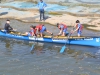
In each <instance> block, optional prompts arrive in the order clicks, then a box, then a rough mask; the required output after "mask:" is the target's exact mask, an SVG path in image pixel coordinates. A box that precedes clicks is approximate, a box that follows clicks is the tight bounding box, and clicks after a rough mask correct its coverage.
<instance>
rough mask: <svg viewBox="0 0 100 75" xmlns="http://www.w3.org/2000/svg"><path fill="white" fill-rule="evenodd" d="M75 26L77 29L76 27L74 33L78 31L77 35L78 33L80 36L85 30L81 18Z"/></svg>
mask: <svg viewBox="0 0 100 75" xmlns="http://www.w3.org/2000/svg"><path fill="white" fill-rule="evenodd" d="M74 27H76V29H74V30H73V31H72V33H74V32H76V31H77V35H78V37H80V36H81V33H82V30H83V26H82V24H80V21H79V20H76V25H75V26H74Z"/></svg>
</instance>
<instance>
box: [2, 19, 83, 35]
mask: <svg viewBox="0 0 100 75" xmlns="http://www.w3.org/2000/svg"><path fill="white" fill-rule="evenodd" d="M57 27H58V28H59V30H60V32H59V33H58V36H66V34H68V31H67V25H65V24H63V23H57ZM74 27H76V28H75V29H74V30H72V31H71V33H74V32H75V31H77V34H78V36H79V37H80V36H81V33H82V29H83V26H82V24H80V21H79V20H76V25H75V26H74ZM4 29H5V31H6V32H7V33H9V32H11V31H12V30H14V29H13V28H12V27H11V26H10V20H7V21H6V24H5V27H4ZM44 32H47V33H50V34H51V35H53V33H51V32H50V31H48V30H47V29H46V27H45V26H44V25H41V24H40V25H37V26H33V25H32V26H30V31H29V32H26V33H25V34H26V35H27V36H37V35H40V36H41V37H43V33H44Z"/></svg>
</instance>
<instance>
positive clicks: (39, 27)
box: [35, 24, 53, 37]
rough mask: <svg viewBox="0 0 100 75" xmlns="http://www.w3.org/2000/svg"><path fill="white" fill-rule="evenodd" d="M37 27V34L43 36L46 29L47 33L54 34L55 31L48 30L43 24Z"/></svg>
mask: <svg viewBox="0 0 100 75" xmlns="http://www.w3.org/2000/svg"><path fill="white" fill-rule="evenodd" d="M35 29H36V31H37V34H40V36H41V37H43V33H44V32H45V31H46V32H47V33H50V34H51V35H53V33H51V32H50V31H48V30H47V29H46V27H45V26H44V25H42V24H40V25H37V26H36V28H35Z"/></svg>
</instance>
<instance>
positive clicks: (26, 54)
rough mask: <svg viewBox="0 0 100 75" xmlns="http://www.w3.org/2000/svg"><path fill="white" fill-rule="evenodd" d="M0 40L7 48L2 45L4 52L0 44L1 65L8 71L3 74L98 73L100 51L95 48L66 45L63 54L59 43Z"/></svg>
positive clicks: (85, 74)
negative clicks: (32, 47) (99, 54)
mask: <svg viewBox="0 0 100 75" xmlns="http://www.w3.org/2000/svg"><path fill="white" fill-rule="evenodd" d="M0 41H1V43H4V45H2V44H0V46H1V45H2V46H4V47H6V48H3V49H5V51H4V50H1V49H2V48H1V47H0V48H1V49H0V50H1V52H0V53H1V54H0V57H2V58H0V61H1V63H0V67H2V68H3V70H4V71H6V72H7V73H6V72H2V73H3V74H5V75H6V74H8V73H9V75H17V74H19V75H32V74H34V75H40V74H41V75H47V74H48V75H66V74H68V75H93V74H92V73H94V75H100V73H99V71H98V70H99V67H98V66H100V65H99V63H100V60H99V59H97V56H96V54H97V51H98V50H100V49H98V48H95V47H87V46H76V45H70V46H68V45H67V46H66V47H67V48H66V50H65V52H64V54H60V53H59V51H60V49H61V48H62V46H63V45H61V44H52V43H40V42H36V43H34V42H33V43H30V42H28V41H18V40H12V39H4V38H3V39H1V38H0ZM32 44H35V47H34V49H33V51H32V52H33V53H32V52H30V48H31V46H32ZM8 51H9V52H8ZM3 52H4V53H3ZM9 53H11V55H9ZM98 53H99V52H98ZM99 58H100V57H99ZM98 61H99V62H98ZM8 66H10V67H9V70H8ZM2 68H0V70H1V69H2ZM26 68H27V69H26ZM16 69H17V70H16ZM10 71H11V72H10ZM12 72H13V73H12ZM28 72H29V73H28ZM88 72H89V73H88ZM0 73H1V71H0ZM49 73H50V74H49ZM3 74H2V75H3Z"/></svg>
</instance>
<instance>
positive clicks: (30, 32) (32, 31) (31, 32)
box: [25, 25, 36, 36]
mask: <svg viewBox="0 0 100 75" xmlns="http://www.w3.org/2000/svg"><path fill="white" fill-rule="evenodd" d="M35 28H36V26H33V25H31V26H30V31H29V32H26V33H25V35H27V36H36V29H35Z"/></svg>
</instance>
